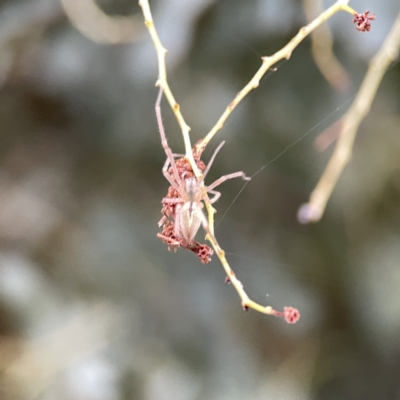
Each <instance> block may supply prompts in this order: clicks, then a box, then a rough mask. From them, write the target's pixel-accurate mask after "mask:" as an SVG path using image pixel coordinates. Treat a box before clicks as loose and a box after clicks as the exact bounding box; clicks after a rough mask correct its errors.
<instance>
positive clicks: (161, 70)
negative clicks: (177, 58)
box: [139, 0, 201, 178]
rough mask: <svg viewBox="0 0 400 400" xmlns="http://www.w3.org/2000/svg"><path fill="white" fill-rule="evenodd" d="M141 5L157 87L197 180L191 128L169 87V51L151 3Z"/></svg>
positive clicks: (198, 172)
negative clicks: (155, 63) (154, 59)
mask: <svg viewBox="0 0 400 400" xmlns="http://www.w3.org/2000/svg"><path fill="white" fill-rule="evenodd" d="M139 5H140V7H142V11H143V16H144V23H145V25H146V27H147V29H148V30H149V33H150V36H151V39H152V40H153V44H154V47H155V49H156V53H157V60H158V81H157V83H156V86H160V87H161V88H162V89H163V92H164V94H165V96H166V97H167V100H168V103H169V105H170V106H171V108H172V111H173V112H174V114H175V117H176V119H177V121H178V124H179V126H180V128H181V130H182V135H183V141H184V144H185V157H186V158H187V159H188V161H189V162H190V165H191V167H192V169H193V172H194V174H195V175H196V177H197V178H199V177H201V172H200V171H199V169H198V168H197V165H196V162H195V161H194V158H193V151H192V144H191V141H190V135H189V132H190V126H189V125H188V124H187V123H186V122H185V120H184V118H183V115H182V113H181V110H180V106H179V104H178V103H177V102H176V100H175V98H174V95H173V94H172V91H171V89H170V87H169V84H168V80H167V70H166V67H165V55H166V53H167V49H165V48H164V46H163V45H162V43H161V40H160V38H159V36H158V33H157V30H156V28H155V26H154V21H153V16H152V14H151V10H150V6H149V1H148V0H139Z"/></svg>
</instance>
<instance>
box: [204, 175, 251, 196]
mask: <svg viewBox="0 0 400 400" xmlns="http://www.w3.org/2000/svg"><path fill="white" fill-rule="evenodd" d="M233 178H242V179H243V180H245V181H249V180H250V179H251V178H249V177H248V176H246V175H245V173H244V172H242V171H240V172H233V173H232V174H228V175H224V176H221V178H219V179H217V180H216V181H215V182H213V183H212V184H211V185H210V186H207V187H206V191H207V192H210V191H211V190H212V189H214V188H215V187H217V186H219V185H220V184H221V183H223V182H225V181H227V180H228V179H233Z"/></svg>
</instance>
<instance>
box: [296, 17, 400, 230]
mask: <svg viewBox="0 0 400 400" xmlns="http://www.w3.org/2000/svg"><path fill="white" fill-rule="evenodd" d="M399 47H400V13H399V15H398V17H397V19H396V21H395V23H394V25H393V27H392V29H391V31H390V32H389V34H388V35H387V37H386V39H385V42H384V43H383V45H382V47H381V48H380V49H379V51H378V53H377V54H376V55H375V56H374V57H373V58H372V60H371V62H370V66H369V68H368V71H367V74H366V75H365V78H364V81H363V83H362V85H361V88H360V90H359V92H358V94H357V96H356V98H355V100H354V102H353V104H352V105H351V107H350V108H349V110H348V111H347V113H346V114H345V115H344V117H343V118H342V121H343V123H342V126H341V131H340V133H339V139H338V142H337V143H336V147H335V150H334V152H333V154H332V157H331V159H330V160H329V163H328V165H327V167H326V169H325V171H324V173H323V175H322V177H321V179H320V180H319V182H318V184H317V186H316V188H315V189H314V190H313V192H312V193H311V196H310V201H309V202H308V203H306V204H304V205H303V206H301V207H300V209H299V212H298V219H299V221H300V222H302V223H309V222H317V221H319V220H320V219H321V217H322V215H323V213H324V210H325V207H326V204H327V202H328V200H329V197H330V196H331V193H332V191H333V189H334V187H335V186H336V183H337V181H338V180H339V177H340V175H341V174H342V172H343V169H344V167H345V166H346V164H347V163H348V162H349V161H350V158H351V153H352V148H353V144H354V139H355V137H356V134H357V129H358V127H359V125H360V123H361V121H362V120H363V119H364V117H365V116H366V115H367V114H368V112H369V110H370V108H371V103H372V101H373V100H374V97H375V95H376V91H377V89H378V87H379V84H380V82H381V80H382V78H383V76H384V74H385V72H386V70H387V69H388V67H389V66H390V64H391V63H392V62H393V61H395V60H396V59H397V58H398V56H399Z"/></svg>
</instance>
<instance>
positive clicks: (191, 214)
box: [156, 89, 250, 263]
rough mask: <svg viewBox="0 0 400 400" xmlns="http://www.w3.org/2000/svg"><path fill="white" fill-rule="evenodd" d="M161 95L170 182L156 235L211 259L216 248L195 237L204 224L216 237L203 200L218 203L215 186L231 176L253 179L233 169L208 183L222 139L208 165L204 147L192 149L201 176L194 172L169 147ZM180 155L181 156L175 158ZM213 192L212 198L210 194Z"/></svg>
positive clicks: (165, 170)
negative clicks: (203, 157)
mask: <svg viewBox="0 0 400 400" xmlns="http://www.w3.org/2000/svg"><path fill="white" fill-rule="evenodd" d="M161 96H162V90H161V89H160V93H159V95H158V99H157V103H156V115H157V121H158V127H159V130H160V135H161V142H162V145H163V148H164V151H165V153H166V155H167V160H166V162H165V164H164V167H163V174H164V176H165V178H166V179H167V180H168V182H169V183H170V185H171V186H170V187H169V188H168V193H167V196H166V197H164V198H163V200H162V204H163V208H162V210H161V212H162V214H163V217H162V218H161V220H160V221H159V223H158V225H159V226H160V227H162V228H163V230H162V232H161V233H159V234H158V235H157V236H158V237H159V238H160V239H161V240H162V241H164V242H165V243H167V244H168V247H169V248H173V249H174V250H176V249H177V248H178V247H183V248H186V249H189V250H192V251H193V252H194V253H196V254H197V256H198V257H199V258H200V260H201V261H202V262H203V263H207V262H209V261H211V255H212V254H213V250H212V249H211V248H210V247H209V246H207V245H206V244H201V243H198V242H196V241H195V240H194V238H195V236H196V233H197V231H198V230H199V228H200V226H203V228H204V230H205V231H206V232H207V234H208V235H211V236H213V234H212V232H211V230H210V228H209V226H208V222H207V218H206V216H205V215H204V212H203V208H204V205H203V202H204V203H206V204H213V203H215V202H216V201H217V200H218V199H219V197H220V196H221V193H219V192H217V191H215V190H214V189H215V188H216V187H217V186H219V185H220V184H221V183H223V182H225V181H226V180H228V179H232V178H242V179H244V180H250V178H249V177H247V176H246V175H245V174H244V173H243V172H234V173H232V174H228V175H224V176H222V177H221V178H219V179H217V180H216V181H215V182H213V183H212V184H211V185H209V186H206V185H205V184H204V179H205V177H206V176H207V173H208V171H209V170H210V167H211V165H212V163H213V161H214V159H215V156H216V155H217V153H218V151H219V150H220V149H221V147H222V146H223V145H224V143H225V142H222V143H221V144H220V145H219V146H218V147H217V149H216V150H215V151H214V154H213V155H212V157H211V159H210V161H209V163H208V165H207V167H206V166H205V164H204V163H203V161H201V160H200V157H201V153H202V150H203V149H202V150H199V149H197V148H196V147H195V149H194V151H193V156H194V160H195V162H196V165H197V168H198V170H199V171H200V172H201V174H202V175H201V177H200V178H197V177H196V176H195V174H194V172H193V169H192V167H191V165H190V162H189V161H188V160H187V159H186V158H185V157H183V156H182V155H175V154H173V153H172V151H171V149H170V148H169V146H168V143H167V139H166V136H165V132H164V127H163V125H162V119H161V107H160V103H161ZM177 157H179V158H178V159H176V158H177ZM209 194H211V195H212V197H211V198H210V197H209V196H208V195H209Z"/></svg>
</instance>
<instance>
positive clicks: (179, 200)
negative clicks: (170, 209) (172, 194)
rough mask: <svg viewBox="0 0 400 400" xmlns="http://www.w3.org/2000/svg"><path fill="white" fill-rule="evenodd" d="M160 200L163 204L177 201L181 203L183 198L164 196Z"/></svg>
mask: <svg viewBox="0 0 400 400" xmlns="http://www.w3.org/2000/svg"><path fill="white" fill-rule="evenodd" d="M162 202H163V203H165V204H178V203H182V202H183V200H182V199H180V198H178V199H176V198H173V199H170V198H168V197H164V198H163V200H162Z"/></svg>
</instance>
